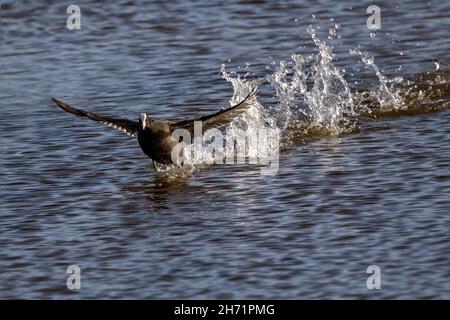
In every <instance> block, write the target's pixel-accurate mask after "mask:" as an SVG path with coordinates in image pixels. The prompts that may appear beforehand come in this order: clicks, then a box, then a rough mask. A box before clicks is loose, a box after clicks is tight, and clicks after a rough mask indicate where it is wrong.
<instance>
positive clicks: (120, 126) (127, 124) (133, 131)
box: [52, 98, 139, 137]
mask: <svg viewBox="0 0 450 320" xmlns="http://www.w3.org/2000/svg"><path fill="white" fill-rule="evenodd" d="M52 100H53V101H54V102H55V103H56V104H57V105H58V107H60V108H61V109H63V110H64V111H66V112H69V113H72V114H74V115H76V116H80V117H87V118H89V119H91V120H94V121H97V122H100V123H102V124H104V125H107V126H108V127H112V128H114V129H117V130H120V131H122V132H124V133H126V134H127V135H129V136H132V137H136V136H137V133H138V131H139V123H138V122H137V121H131V120H127V119H114V118H110V117H103V116H99V115H98V114H96V113H94V112H89V111H84V110H80V109H76V108H74V107H72V106H70V105H68V104H66V103H64V102H62V101H61V100H58V99H55V98H52Z"/></svg>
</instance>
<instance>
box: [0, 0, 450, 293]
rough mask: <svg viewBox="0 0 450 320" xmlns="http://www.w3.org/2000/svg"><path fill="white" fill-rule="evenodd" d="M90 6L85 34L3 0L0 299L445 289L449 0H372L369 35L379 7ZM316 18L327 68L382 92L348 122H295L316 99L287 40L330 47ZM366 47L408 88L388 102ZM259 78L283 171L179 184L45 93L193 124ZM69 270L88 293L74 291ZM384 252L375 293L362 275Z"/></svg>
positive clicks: (305, 48) (297, 49)
mask: <svg viewBox="0 0 450 320" xmlns="http://www.w3.org/2000/svg"><path fill="white" fill-rule="evenodd" d="M76 4H78V5H79V6H80V8H81V12H82V20H81V29H80V30H68V29H67V28H66V26H65V22H66V17H67V15H66V8H67V4H65V3H63V2H61V1H21V2H17V1H3V2H2V5H1V33H2V40H1V46H0V52H1V62H0V64H1V66H0V70H1V73H0V74H1V80H0V101H1V118H0V126H1V159H0V174H1V182H0V186H1V202H0V248H1V249H0V297H1V298H33V299H35V298H51V299H64V298H77V299H78V298H287V299H317V298H339V299H340V298H369V299H372V298H373V299H378V298H447V299H448V298H450V281H449V280H450V216H449V213H450V203H449V194H450V182H449V181H450V174H449V159H450V144H449V142H450V139H449V137H450V135H449V133H450V121H449V120H450V110H449V109H448V106H449V101H450V76H449V63H450V56H449V52H450V41H449V36H450V32H449V30H450V5H449V3H448V2H446V1H437V0H436V1H434V0H433V1H417V0H412V1H383V2H378V5H379V6H380V7H381V10H382V28H381V30H379V31H377V32H375V35H374V37H371V36H370V31H369V30H368V29H367V27H366V19H367V17H368V15H367V14H366V8H367V7H368V6H369V5H370V4H372V3H371V2H370V1H362V2H361V1H346V2H341V1H339V2H333V1H330V0H321V1H300V0H297V1H280V2H278V1H277V2H272V1H226V2H225V1H224V2H222V1H211V2H210V1H194V2H191V1H169V2H167V1H148V2H147V1H116V2H114V3H111V2H96V3H95V4H94V3H92V2H90V1H77V3H76ZM309 25H313V26H314V28H315V31H314V35H315V36H316V37H317V39H320V41H321V42H322V43H326V46H327V48H329V49H330V50H331V52H333V53H334V54H336V57H335V59H334V60H333V61H332V65H327V68H326V70H330V69H329V68H331V66H335V67H336V68H337V69H338V70H339V73H340V74H342V75H343V76H344V78H345V80H346V85H347V86H348V88H350V89H351V90H352V92H353V93H354V94H355V99H356V98H358V97H359V94H357V93H358V92H359V93H361V92H362V93H363V92H369V93H370V94H368V95H367V94H366V95H365V96H364V97H366V98H367V96H368V97H369V99H368V100H369V101H368V102H367V101H366V102H364V103H361V105H366V106H368V108H369V109H370V108H372V109H373V110H375V111H374V112H373V113H371V114H369V115H368V114H364V112H362V111H361V113H358V115H357V116H356V117H355V119H356V120H355V119H353V118H352V121H351V130H347V126H345V127H341V124H340V123H341V122H339V124H338V123H334V122H327V121H325V122H323V123H321V124H320V130H313V129H311V128H309V129H305V128H304V127H302V125H299V124H298V123H297V122H295V121H294V122H293V124H292V123H291V124H289V125H287V124H286V123H285V122H283V121H284V120H283V119H284V118H283V117H284V116H286V115H287V114H289V115H292V118H291V119H294V120H295V119H296V118H295V117H296V116H298V114H297V115H296V112H297V113H299V114H301V112H298V111H299V110H303V109H302V108H305V106H307V105H308V103H307V102H305V99H303V98H304V97H303V98H302V96H301V95H299V94H298V92H297V91H296V92H297V93H296V94H294V93H293V92H287V91H283V90H284V89H283V90H281V89H282V88H285V89H286V88H287V87H286V86H283V85H284V84H286V85H287V84H289V83H291V82H289V81H290V80H291V76H292V74H293V73H294V71H293V67H294V66H295V63H293V61H292V60H291V55H292V54H301V55H303V56H305V57H306V56H307V55H308V54H310V55H312V60H311V61H310V62H309V63H307V65H308V66H309V67H311V65H313V64H314V61H315V60H314V59H315V58H317V56H318V54H319V50H318V48H317V46H316V45H314V43H313V42H312V40H311V34H309V33H308V32H307V29H308V26H309ZM336 25H339V26H338V28H337V30H336V31H337V36H336V37H334V39H328V36H329V28H331V27H335V26H336ZM354 48H356V49H358V50H361V51H362V52H366V53H367V54H368V55H370V56H371V57H374V64H375V65H376V66H377V67H378V68H379V69H380V72H381V74H382V75H383V77H385V78H383V79H384V80H383V79H382V80H383V81H385V82H386V83H387V84H388V85H389V90H391V91H392V92H393V93H395V94H398V95H399V96H401V99H402V100H401V102H399V103H398V104H395V103H391V104H389V103H387V105H388V106H387V107H386V108H384V109H382V110H380V108H379V107H380V106H379V104H380V100H379V99H378V98H380V97H381V98H383V97H385V96H384V95H383V94H385V93H383V92H380V91H379V88H380V83H384V82H383V81H381V82H380V79H379V78H378V77H377V75H376V73H375V72H374V69H373V67H372V65H370V64H369V65H366V64H364V62H363V61H362V59H361V57H360V56H359V55H358V54H353V55H352V54H350V53H349V50H350V49H354ZM280 61H285V63H286V65H284V66H283V63H281V65H280ZM222 64H224V65H225V72H227V73H226V74H225V73H221V65H222ZM246 64H248V65H246ZM437 65H439V70H437V71H436V69H437ZM344 69H345V72H344V71H343V70H344ZM283 71H286V78H283V77H281V78H276V79H275V78H273V77H271V75H273V74H277V73H276V72H279V73H278V74H282V72H283ZM224 75H229V77H230V78H229V79H228V80H230V79H238V80H239V81H238V80H236V81H237V82H236V83H237V87H235V88H234V89H233V88H232V85H231V84H232V83H230V81H231V80H230V81H227V80H226V79H224V78H223V77H224ZM399 77H401V78H400V79H398V81H397V82H396V83H395V81H391V80H392V79H395V78H399ZM255 79H256V80H258V79H260V80H261V79H263V80H264V81H263V80H261V81H262V82H261V83H260V89H259V93H258V103H259V108H260V109H258V110H259V111H260V112H268V114H270V115H272V116H275V115H276V116H277V119H276V120H280V121H281V122H282V123H284V124H285V125H286V128H285V129H286V130H284V131H282V134H283V139H284V140H285V141H284V142H285V144H284V145H283V149H282V152H281V154H280V167H279V171H278V173H277V174H276V175H274V176H263V175H261V171H260V168H259V167H255V166H249V165H222V166H211V167H206V168H205V167H204V168H201V169H199V170H197V171H196V172H194V174H192V175H191V176H189V177H187V178H176V179H167V178H166V177H164V176H161V175H159V174H155V172H154V171H153V169H152V168H151V166H150V159H148V158H147V157H146V156H145V155H143V153H142V152H141V150H140V148H139V147H138V145H137V142H136V141H135V140H133V139H130V138H129V137H127V136H126V135H123V134H121V133H120V132H117V131H115V130H112V129H109V128H106V127H102V126H100V125H98V124H97V123H94V122H91V121H88V120H84V119H80V118H76V117H73V116H72V115H68V114H66V113H63V112H62V111H61V110H59V109H57V108H56V107H55V106H54V105H53V104H52V102H51V100H50V97H51V96H55V97H58V98H61V99H63V100H65V101H67V102H70V103H71V104H73V105H75V106H78V107H83V108H86V109H89V110H93V111H96V112H98V113H99V114H105V115H112V116H120V117H128V118H130V119H133V120H137V118H138V115H139V113H140V112H143V111H145V112H148V113H149V114H151V115H152V116H155V117H163V118H170V119H180V120H181V119H183V118H185V117H188V116H196V115H200V114H206V113H208V112H212V111H216V110H218V109H219V108H221V107H225V106H228V105H229V100H230V99H231V98H232V97H233V95H235V98H237V97H238V96H239V95H240V94H245V92H244V91H242V92H241V91H240V90H244V89H245V88H246V84H248V81H253V80H255ZM313 80H314V79H313V78H310V79H309V80H308V84H311V82H313ZM280 88H281V89H280ZM295 89H296V90H297V89H298V87H295ZM341 89H342V88H341ZM341 89H339V88H338V89H337V90H338V92H342V91H339V90H341ZM277 90H278V91H277ZM280 90H281V91H280ZM391 91H390V92H391ZM362 93H361V95H362ZM377 99H378V100H377ZM381 100H382V99H381ZM333 101H335V100H333ZM341 102H342V101H341V100H337V101H335V102H334V103H329V104H323V105H320V107H321V108H318V109H315V110H316V111H318V113H317V114H320V115H326V116H329V115H332V114H333V112H334V111H336V110H341V109H339V108H341ZM388 102H389V101H388ZM391 102H392V101H391ZM333 110H334V111H333ZM358 112H359V111H358ZM324 118H325V119H330V118H327V117H324ZM314 119H316V120H317V119H318V118H317V117H316V118H314ZM314 119H313V120H314ZM339 119H340V120H342V119H343V118H339ZM283 128H284V127H283ZM343 128H344V129H343ZM310 129H311V130H310ZM328 129H330V130H328ZM336 129H337V130H336ZM341 129H342V130H341ZM302 130H304V131H302ZM327 130H328V131H327ZM318 132H319V133H318ZM73 264H76V265H78V266H80V268H81V270H82V289H81V290H79V291H70V290H68V289H67V287H66V278H67V276H68V274H66V268H67V266H69V265H73ZM373 264H375V265H378V266H380V268H381V272H382V289H381V290H368V289H367V287H366V279H367V277H368V274H366V268H367V267H368V266H369V265H373Z"/></svg>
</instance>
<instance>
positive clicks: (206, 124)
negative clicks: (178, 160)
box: [171, 88, 257, 135]
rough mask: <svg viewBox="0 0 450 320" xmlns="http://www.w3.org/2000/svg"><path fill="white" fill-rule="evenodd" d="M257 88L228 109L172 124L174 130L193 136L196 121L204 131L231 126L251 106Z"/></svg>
mask: <svg viewBox="0 0 450 320" xmlns="http://www.w3.org/2000/svg"><path fill="white" fill-rule="evenodd" d="M256 91H257V88H255V89H253V90H252V91H251V92H250V93H249V94H248V95H247V97H245V99H244V100H242V101H241V102H239V103H238V104H236V105H234V106H232V107H230V108H228V109H222V110H219V111H218V112H216V113H213V114H210V115H206V116H203V117H201V118H197V119H191V120H184V121H179V122H175V123H173V124H171V126H172V129H174V130H175V129H187V130H189V131H190V133H191V135H192V134H193V132H194V121H201V122H202V128H203V130H204V131H206V130H208V129H211V128H220V127H223V126H224V125H226V124H229V123H230V122H231V121H232V120H233V119H234V118H236V117H237V116H238V115H240V114H241V113H242V112H244V111H245V109H247V108H248V107H249V106H250V105H251V100H252V99H251V98H252V97H253V96H254V95H255V93H256Z"/></svg>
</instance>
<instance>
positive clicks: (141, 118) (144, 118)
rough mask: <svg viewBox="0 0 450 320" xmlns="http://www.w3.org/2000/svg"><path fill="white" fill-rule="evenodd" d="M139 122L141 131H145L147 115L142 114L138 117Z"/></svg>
mask: <svg viewBox="0 0 450 320" xmlns="http://www.w3.org/2000/svg"><path fill="white" fill-rule="evenodd" d="M139 120H140V122H141V127H142V130H145V126H146V124H147V115H146V114H145V113H142V114H141V116H140V117H139Z"/></svg>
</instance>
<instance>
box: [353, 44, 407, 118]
mask: <svg viewBox="0 0 450 320" xmlns="http://www.w3.org/2000/svg"><path fill="white" fill-rule="evenodd" d="M349 52H350V54H352V55H359V56H360V57H361V60H362V62H363V63H364V64H365V65H366V66H368V67H371V68H372V69H373V70H374V72H375V75H376V76H377V78H378V81H379V86H378V88H377V89H376V90H369V91H368V93H367V94H366V95H367V97H366V98H371V99H374V100H377V101H378V103H379V107H380V108H382V109H388V108H394V109H399V108H401V107H402V102H403V100H402V98H401V96H400V95H399V93H398V92H397V91H396V90H395V88H394V87H393V84H395V83H398V82H401V81H402V79H401V78H395V79H392V80H391V79H388V78H387V77H386V76H384V75H383V74H382V73H381V71H380V69H379V68H378V66H377V65H376V64H375V63H374V60H375V58H374V57H373V56H371V55H369V54H368V53H367V52H362V51H361V50H359V49H350V51H349Z"/></svg>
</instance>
